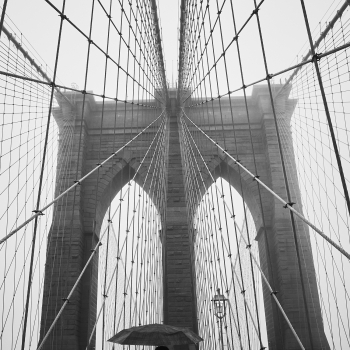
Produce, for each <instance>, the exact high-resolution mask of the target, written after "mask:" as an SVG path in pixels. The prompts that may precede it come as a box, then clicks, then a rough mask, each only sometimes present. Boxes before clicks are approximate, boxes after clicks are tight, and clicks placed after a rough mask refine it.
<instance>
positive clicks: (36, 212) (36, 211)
mask: <svg viewBox="0 0 350 350" xmlns="http://www.w3.org/2000/svg"><path fill="white" fill-rule="evenodd" d="M32 213H35V214H38V216H42V215H45V214H44V213H43V212H42V211H41V210H32Z"/></svg>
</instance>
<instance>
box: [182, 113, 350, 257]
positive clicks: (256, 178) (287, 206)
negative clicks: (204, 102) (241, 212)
mask: <svg viewBox="0 0 350 350" xmlns="http://www.w3.org/2000/svg"><path fill="white" fill-rule="evenodd" d="M182 112H183V115H184V116H185V117H186V119H187V120H189V121H190V123H191V124H192V125H193V126H194V127H195V128H197V129H198V130H199V131H200V132H201V133H202V134H203V135H204V136H205V137H206V138H208V139H209V140H210V141H211V142H212V143H213V144H214V145H215V146H216V147H218V148H219V149H220V150H221V151H222V152H223V153H224V154H225V155H227V156H228V157H229V158H230V159H231V160H233V161H234V163H235V164H237V165H238V166H239V167H240V168H241V169H243V170H244V171H245V172H246V173H247V174H248V175H250V176H251V177H252V178H253V179H254V180H255V181H257V182H258V183H259V184H260V185H261V186H263V187H264V188H265V189H266V190H267V191H269V192H270V193H271V194H272V195H273V196H274V197H275V198H277V199H278V200H279V201H280V202H281V203H282V204H283V207H284V208H285V209H289V210H290V211H291V212H293V213H294V214H295V215H296V216H298V217H299V218H300V219H301V220H303V221H304V222H305V223H306V224H307V225H308V226H310V227H311V228H312V229H313V230H314V231H316V232H317V233H318V234H319V235H320V236H321V237H323V238H324V239H325V240H326V241H327V242H328V243H330V244H331V245H332V246H333V247H334V248H336V249H337V250H338V251H339V252H340V253H342V254H343V255H344V256H345V257H347V258H348V259H349V260H350V254H349V253H348V252H347V251H346V250H345V249H343V248H342V247H341V246H340V245H338V244H337V243H335V242H334V241H333V240H331V239H330V238H329V237H328V236H327V235H325V234H324V233H323V232H322V231H321V230H320V229H319V228H318V227H316V226H315V225H314V224H313V223H312V222H311V221H309V220H308V219H306V218H305V217H304V216H303V215H302V214H301V213H299V212H298V211H297V210H295V209H294V208H293V207H292V205H291V204H290V203H288V202H286V201H285V200H284V199H282V198H281V197H280V196H279V195H278V194H277V193H275V192H274V191H273V190H272V189H271V188H270V187H269V186H267V185H266V184H265V183H264V182H262V181H261V180H260V179H259V177H258V176H256V175H254V174H253V173H252V172H251V171H249V170H248V169H247V168H246V167H245V166H244V165H242V164H241V163H240V161H239V160H237V159H235V158H234V157H232V156H231V155H230V154H229V153H228V152H227V151H226V150H225V149H224V148H223V147H221V146H220V145H219V143H218V142H216V141H215V140H213V139H212V138H211V137H210V136H209V135H208V134H206V133H205V132H204V131H203V130H202V129H201V128H200V127H199V126H197V125H196V124H195V123H194V122H193V121H192V120H191V119H190V118H189V117H188V116H187V115H186V113H185V111H184V109H183V108H182Z"/></svg>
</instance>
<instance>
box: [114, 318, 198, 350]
mask: <svg viewBox="0 0 350 350" xmlns="http://www.w3.org/2000/svg"><path fill="white" fill-rule="evenodd" d="M202 340H203V339H202V338H201V337H199V336H198V335H197V334H195V333H193V332H192V331H191V330H190V329H188V328H180V327H174V326H169V325H166V324H157V323H156V324H148V325H145V326H140V327H131V328H128V329H123V330H122V331H120V332H118V333H117V334H116V335H115V336H113V337H112V338H111V339H109V340H108V341H109V342H112V343H118V344H123V345H153V346H158V345H166V346H172V345H182V344H197V343H199V342H201V341H202Z"/></svg>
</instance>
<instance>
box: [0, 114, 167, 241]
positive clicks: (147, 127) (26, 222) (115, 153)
mask: <svg viewBox="0 0 350 350" xmlns="http://www.w3.org/2000/svg"><path fill="white" fill-rule="evenodd" d="M164 112H165V109H164V110H163V112H162V113H161V114H160V115H159V116H158V117H157V118H156V119H155V120H154V121H153V122H152V123H150V124H149V125H148V126H146V127H145V128H144V129H143V130H142V131H140V132H139V133H138V134H137V135H136V136H134V137H133V138H132V139H131V140H129V141H128V142H127V143H126V144H125V145H123V146H122V147H120V148H119V149H118V150H116V151H115V152H113V153H112V154H111V155H110V156H109V157H108V158H106V159H105V160H104V161H103V162H101V164H99V165H97V166H96V167H95V168H93V169H92V170H91V171H89V172H88V173H87V174H86V175H84V176H83V177H82V178H80V179H79V180H76V181H75V182H74V184H73V185H72V186H70V187H69V188H67V189H66V190H65V191H63V192H62V193H61V194H60V195H58V196H57V197H56V198H55V199H53V200H52V201H51V202H50V203H48V204H47V205H46V206H45V207H43V208H41V209H39V210H37V212H36V213H35V214H34V215H32V216H31V217H30V218H29V219H27V220H26V221H24V222H23V223H22V224H21V225H19V226H17V227H16V228H15V229H14V230H12V231H11V232H9V233H8V234H7V235H6V236H5V237H3V238H1V240H0V244H3V243H4V242H5V241H7V239H9V238H10V237H11V236H13V235H14V234H15V233H16V232H17V231H19V230H20V229H21V228H23V227H24V226H26V225H27V224H28V223H29V222H31V221H32V220H34V219H35V218H36V217H38V216H39V215H43V212H44V211H45V210H46V209H48V208H49V207H50V206H51V205H52V204H54V203H56V202H57V201H58V200H59V199H60V198H62V197H63V196H64V195H66V194H67V193H68V192H70V191H71V190H72V189H73V188H75V187H76V186H78V185H80V184H81V183H82V182H83V181H84V180H86V179H87V178H88V177H89V176H90V175H92V174H93V173H94V172H95V171H96V170H97V169H98V168H101V167H102V166H103V165H104V164H106V163H107V162H108V161H109V160H111V159H112V158H113V157H114V156H115V155H117V154H118V153H119V152H120V151H122V150H123V149H124V148H126V147H127V146H128V145H129V144H130V143H132V142H133V141H134V140H135V139H137V138H138V137H139V136H140V135H141V134H143V133H144V132H145V131H146V130H147V129H149V128H150V127H151V126H152V125H153V124H154V123H155V122H156V121H158V120H159V119H160V118H161V117H162V115H163V114H164Z"/></svg>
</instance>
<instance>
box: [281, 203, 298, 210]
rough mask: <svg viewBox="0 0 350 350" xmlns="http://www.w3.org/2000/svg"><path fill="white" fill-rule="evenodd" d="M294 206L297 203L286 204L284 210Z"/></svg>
mask: <svg viewBox="0 0 350 350" xmlns="http://www.w3.org/2000/svg"><path fill="white" fill-rule="evenodd" d="M294 204H296V203H294V202H289V203H286V204H285V205H284V206H283V208H284V209H287V208H288V207H292V206H293V205H294Z"/></svg>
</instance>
